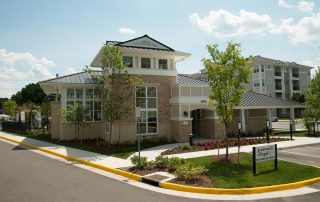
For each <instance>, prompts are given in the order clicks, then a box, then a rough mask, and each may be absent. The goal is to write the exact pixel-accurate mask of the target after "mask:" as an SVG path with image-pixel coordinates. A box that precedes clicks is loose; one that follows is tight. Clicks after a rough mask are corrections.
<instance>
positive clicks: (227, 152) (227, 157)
mask: <svg viewBox="0 0 320 202" xmlns="http://www.w3.org/2000/svg"><path fill="white" fill-rule="evenodd" d="M225 128H226V129H225V135H226V160H227V159H229V138H228V132H227V128H228V125H227V124H225Z"/></svg>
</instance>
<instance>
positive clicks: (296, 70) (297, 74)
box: [292, 68, 299, 78]
mask: <svg viewBox="0 0 320 202" xmlns="http://www.w3.org/2000/svg"><path fill="white" fill-rule="evenodd" d="M292 77H295V78H299V68H292Z"/></svg>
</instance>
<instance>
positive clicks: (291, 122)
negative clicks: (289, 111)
mask: <svg viewBox="0 0 320 202" xmlns="http://www.w3.org/2000/svg"><path fill="white" fill-rule="evenodd" d="M292 124H293V120H292V118H290V139H291V140H292Z"/></svg>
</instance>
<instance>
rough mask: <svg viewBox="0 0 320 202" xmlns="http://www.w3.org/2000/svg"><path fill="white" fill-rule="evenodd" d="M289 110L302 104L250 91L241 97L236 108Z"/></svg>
mask: <svg viewBox="0 0 320 202" xmlns="http://www.w3.org/2000/svg"><path fill="white" fill-rule="evenodd" d="M277 107H281V108H290V107H294V108H297V107H304V105H303V104H301V103H299V102H295V101H292V100H288V99H283V98H278V97H273V96H269V95H265V94H260V93H256V92H252V91H247V92H246V93H245V94H243V95H242V97H241V100H240V104H239V105H238V106H237V108H246V109H247V108H277Z"/></svg>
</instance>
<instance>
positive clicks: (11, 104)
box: [3, 100, 17, 117]
mask: <svg viewBox="0 0 320 202" xmlns="http://www.w3.org/2000/svg"><path fill="white" fill-rule="evenodd" d="M16 111H17V104H16V102H15V101H13V100H7V101H5V102H4V103H3V112H4V113H5V114H7V115H9V116H12V117H14V116H15V115H16Z"/></svg>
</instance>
